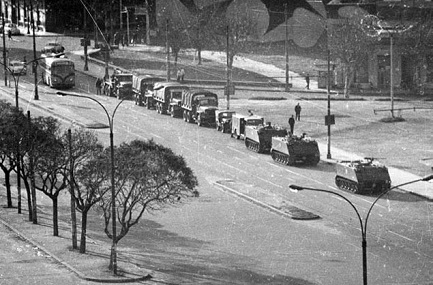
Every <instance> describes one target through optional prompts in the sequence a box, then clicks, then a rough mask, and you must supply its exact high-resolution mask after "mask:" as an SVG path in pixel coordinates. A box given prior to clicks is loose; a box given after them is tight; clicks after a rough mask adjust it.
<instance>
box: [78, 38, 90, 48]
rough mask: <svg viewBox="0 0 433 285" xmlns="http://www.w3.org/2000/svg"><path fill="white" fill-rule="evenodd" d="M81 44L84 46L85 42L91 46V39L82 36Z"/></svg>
mask: <svg viewBox="0 0 433 285" xmlns="http://www.w3.org/2000/svg"><path fill="white" fill-rule="evenodd" d="M80 44H81V46H82V47H83V46H84V44H85V45H86V46H90V39H85V38H81V39H80Z"/></svg>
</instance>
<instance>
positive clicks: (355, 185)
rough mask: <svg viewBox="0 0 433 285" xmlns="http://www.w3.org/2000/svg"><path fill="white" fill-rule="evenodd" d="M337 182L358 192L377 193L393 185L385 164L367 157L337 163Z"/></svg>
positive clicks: (340, 185) (342, 186) (345, 188)
mask: <svg viewBox="0 0 433 285" xmlns="http://www.w3.org/2000/svg"><path fill="white" fill-rule="evenodd" d="M335 184H336V185H337V186H338V188H340V189H342V190H346V191H350V192H353V193H356V194H376V193H382V192H384V191H386V190H388V189H389V188H390V187H391V178H390V177H389V173H388V168H387V167H386V166H385V165H383V164H381V163H379V162H377V161H375V160H374V159H373V158H365V159H362V160H355V161H340V162H339V163H337V164H336V176H335Z"/></svg>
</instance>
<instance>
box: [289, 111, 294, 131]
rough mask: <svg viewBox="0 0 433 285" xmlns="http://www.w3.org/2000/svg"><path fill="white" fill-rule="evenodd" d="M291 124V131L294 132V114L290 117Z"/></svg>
mask: <svg viewBox="0 0 433 285" xmlns="http://www.w3.org/2000/svg"><path fill="white" fill-rule="evenodd" d="M289 126H290V133H292V134H293V130H294V129H295V118H294V117H293V115H292V116H291V117H290V118H289Z"/></svg>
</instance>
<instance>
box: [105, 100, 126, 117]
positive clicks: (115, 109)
mask: <svg viewBox="0 0 433 285" xmlns="http://www.w3.org/2000/svg"><path fill="white" fill-rule="evenodd" d="M125 100H126V99H122V100H121V101H120V102H119V103H118V104H117V105H116V108H114V111H113V114H111V120H113V119H114V115H115V114H116V111H117V109H118V108H119V106H120V104H122V103H123V101H125ZM104 109H105V108H104Z"/></svg>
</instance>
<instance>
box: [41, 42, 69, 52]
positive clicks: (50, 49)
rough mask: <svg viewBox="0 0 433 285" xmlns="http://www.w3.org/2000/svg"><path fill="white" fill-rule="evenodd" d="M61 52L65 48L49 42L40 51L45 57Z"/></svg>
mask: <svg viewBox="0 0 433 285" xmlns="http://www.w3.org/2000/svg"><path fill="white" fill-rule="evenodd" d="M62 52H65V47H64V46H62V45H61V44H60V43H58V42H49V43H47V44H46V45H45V46H44V47H43V49H42V50H41V53H42V54H46V55H48V54H53V53H54V54H58V53H62Z"/></svg>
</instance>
